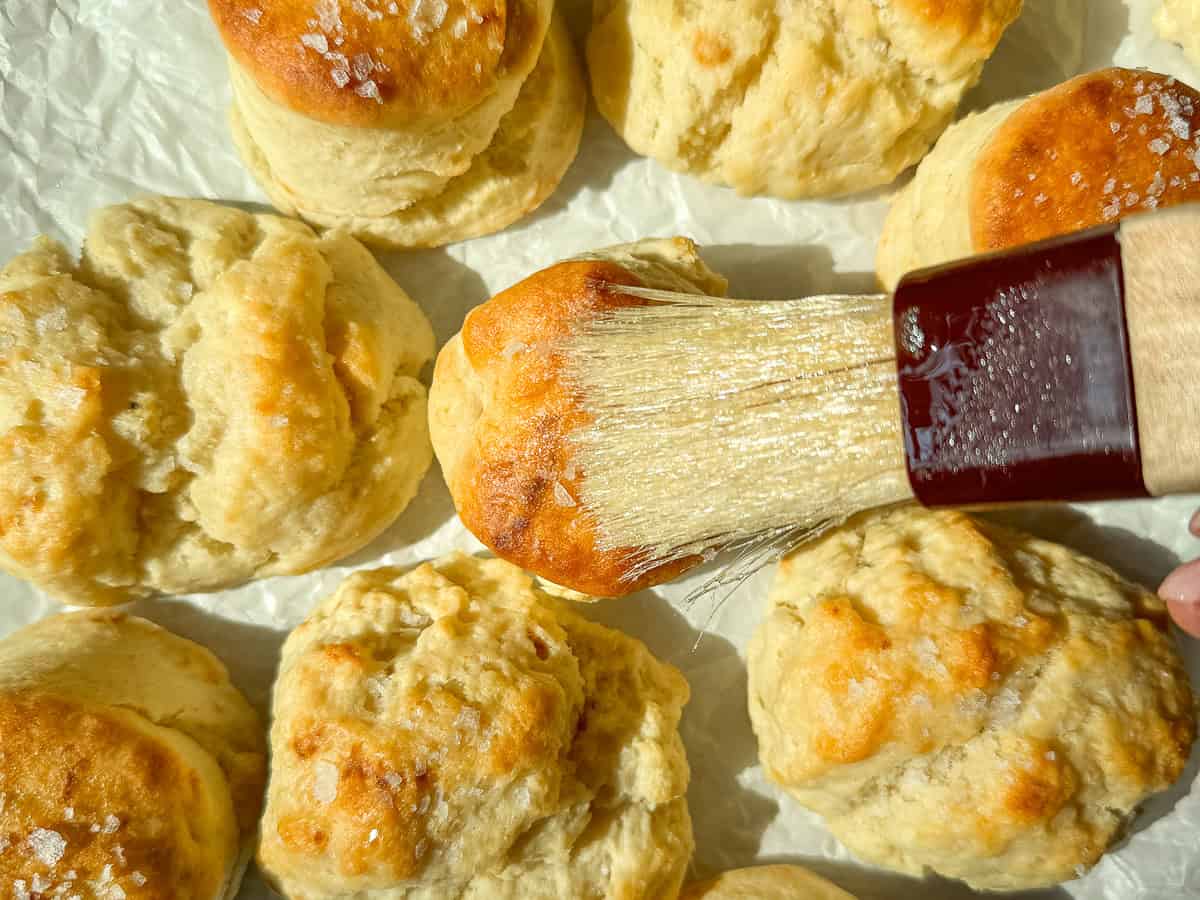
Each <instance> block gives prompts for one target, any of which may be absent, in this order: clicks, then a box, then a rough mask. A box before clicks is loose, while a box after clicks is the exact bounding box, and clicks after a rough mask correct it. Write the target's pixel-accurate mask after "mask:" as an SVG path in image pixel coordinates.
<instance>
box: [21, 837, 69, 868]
mask: <svg viewBox="0 0 1200 900" xmlns="http://www.w3.org/2000/svg"><path fill="white" fill-rule="evenodd" d="M26 843H27V844H29V849H30V850H32V851H33V855H34V856H36V857H37V858H38V862H40V863H41V864H42V865H44V866H50V867H51V868H53V867H54V866H57V865H58V863H59V860H61V859H62V858H63V854H64V853H66V852H67V839H66V838H64V837H63V836H62V835H61V834H59V833H58V832H57V831H50V830H49V829H48V828H35V829H34V830H33V831H32V832H30V834H29V837H28V838H26Z"/></svg>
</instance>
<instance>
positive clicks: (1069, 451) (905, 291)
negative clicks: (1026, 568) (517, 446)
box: [559, 206, 1200, 577]
mask: <svg viewBox="0 0 1200 900" xmlns="http://www.w3.org/2000/svg"><path fill="white" fill-rule="evenodd" d="M614 290H621V291H623V292H626V293H628V294H630V295H633V296H634V297H637V298H640V300H641V302H639V303H637V304H635V305H629V306H617V307H615V308H609V309H606V310H604V311H603V312H601V313H600V314H598V315H597V316H595V317H593V318H591V319H589V320H588V322H587V323H586V324H585V325H582V326H581V327H580V328H579V329H578V330H577V331H576V332H575V333H573V334H572V335H571V336H570V337H569V338H567V339H566V340H565V343H564V344H563V345H562V346H561V347H560V348H559V349H560V351H561V352H562V354H563V358H564V360H565V368H564V371H565V373H566V376H567V378H568V380H569V383H570V384H571V386H572V389H573V390H574V391H575V392H576V394H577V396H578V397H579V398H580V401H581V402H582V404H583V407H584V409H585V411H586V412H587V413H588V418H589V420H590V421H589V422H588V424H587V425H586V426H584V427H582V428H580V429H578V430H576V431H575V432H574V433H573V434H572V436H571V438H570V439H571V441H572V442H573V445H574V451H575V459H576V460H577V461H578V464H579V467H580V469H581V470H582V471H583V472H584V473H585V477H584V478H583V479H582V482H581V485H580V489H579V490H580V498H579V500H580V503H581V505H582V506H583V507H584V510H585V511H586V513H587V514H588V515H589V516H590V517H591V518H592V519H593V520H594V523H595V526H596V530H597V533H598V536H599V541H600V543H601V545H602V546H603V548H604V549H615V548H622V547H626V548H627V547H637V548H641V549H640V550H639V551H638V554H639V559H638V560H637V561H636V567H635V568H634V569H633V570H632V572H631V576H630V577H636V576H637V574H638V573H639V572H642V571H646V570H648V569H650V568H653V567H654V566H657V565H660V564H662V563H664V562H667V561H672V560H679V559H684V558H689V557H693V556H695V555H699V554H709V553H711V552H712V551H713V550H715V549H718V548H728V547H730V546H734V547H746V546H764V545H772V546H776V545H778V544H779V543H780V542H794V541H795V540H797V539H798V538H801V537H803V536H804V535H806V534H810V533H812V532H814V531H816V530H819V529H821V528H822V527H824V526H827V525H829V524H832V523H837V522H839V521H841V520H844V519H845V518H846V517H848V516H850V515H851V514H853V513H855V512H858V511H861V510H865V509H869V508H873V507H877V506H882V505H887V504H891V503H895V502H899V501H903V500H908V499H911V498H913V497H915V498H916V499H917V500H918V501H920V502H921V503H924V504H926V505H930V506H948V505H953V506H983V505H990V504H1000V503H1004V504H1007V503H1016V502H1028V501H1085V500H1099V499H1114V498H1133V497H1145V496H1152V495H1162V494H1169V493H1179V492H1187V491H1192V490H1196V489H1198V488H1200V441H1198V440H1197V437H1198V436H1200V206H1196V207H1179V208H1176V209H1172V210H1169V211H1163V212H1157V213H1151V214H1146V215H1142V216H1138V217H1133V218H1129V219H1126V220H1124V221H1123V222H1122V223H1121V224H1119V225H1116V224H1114V225H1112V226H1109V227H1104V228H1100V229H1093V230H1089V231H1086V232H1080V233H1078V234H1074V235H1070V236H1067V237H1064V238H1060V239H1056V240H1051V241H1047V242H1043V243H1039V244H1034V245H1029V246H1026V247H1022V248H1019V249H1016V250H1013V251H1008V252H1005V253H1001V254H995V255H990V256H985V257H976V258H973V259H970V260H966V261H963V262H959V263H953V264H949V265H944V266H940V267H937V268H934V269H929V270H925V271H920V272H917V273H914V274H911V275H909V276H908V277H907V278H905V279H904V280H903V281H902V283H901V284H900V286H899V288H898V289H897V291H896V293H895V294H894V295H893V296H892V297H887V296H882V295H880V296H857V297H809V298H807V299H801V300H788V301H761V302H755V301H744V300H730V299H721V298H712V297H702V296H701V297H697V296H694V295H687V294H673V293H669V292H664V291H657V290H652V289H645V288H638V287H630V288H617V287H615V286H614Z"/></svg>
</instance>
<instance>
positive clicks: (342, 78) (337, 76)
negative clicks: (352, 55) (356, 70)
mask: <svg viewBox="0 0 1200 900" xmlns="http://www.w3.org/2000/svg"><path fill="white" fill-rule="evenodd" d="M329 77H330V78H332V79H333V83H334V84H336V85H337V86H338V87H340V88H344V87H345V86H346V85H348V84H349V83H350V73H349V72H347V71H346V70H345V69H331V70H330V72H329Z"/></svg>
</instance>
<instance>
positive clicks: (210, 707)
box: [0, 611, 266, 900]
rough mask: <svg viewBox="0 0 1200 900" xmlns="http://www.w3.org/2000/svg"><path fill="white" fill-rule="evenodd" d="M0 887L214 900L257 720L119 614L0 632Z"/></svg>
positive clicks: (236, 698) (151, 632)
mask: <svg viewBox="0 0 1200 900" xmlns="http://www.w3.org/2000/svg"><path fill="white" fill-rule="evenodd" d="M0 738H2V739H0V798H2V800H3V802H0V847H3V848H4V849H3V850H0V891H3V892H4V895H5V896H12V897H30V896H33V897H73V896H74V897H86V898H98V900H100V898H108V900H111V898H116V897H123V898H128V900H152V898H155V900H157V898H162V897H171V898H173V900H230V898H232V897H233V896H234V895H235V894H237V890H238V884H239V882H240V880H241V876H242V871H243V870H244V868H245V864H246V862H247V861H248V860H249V856H250V853H249V850H250V846H251V844H252V843H253V838H254V834H255V832H256V830H257V823H258V814H259V810H260V809H261V807H262V789H263V783H264V781H265V778H266V747H265V741H264V735H263V733H262V730H261V728H260V724H259V721H258V717H257V716H256V715H255V713H254V711H253V710H252V709H251V708H250V706H249V704H247V703H246V701H245V699H244V698H243V697H242V696H241V694H239V693H238V691H237V690H236V689H235V688H234V687H233V685H232V684H230V681H229V676H228V674H227V673H226V671H225V668H224V666H222V665H221V664H220V663H219V662H218V661H217V659H216V658H215V657H214V656H213V655H212V654H211V653H209V652H208V651H207V650H205V649H204V648H202V647H200V646H198V645H196V644H193V643H192V642H190V641H186V640H184V639H183V638H180V637H176V636H175V635H173V634H171V633H170V632H168V631H164V630H163V629H161V628H159V627H158V626H156V625H152V624H151V623H149V622H147V621H145V620H143V619H137V618H134V617H131V616H126V615H124V614H121V613H113V612H101V611H89V612H77V613H68V614H65V615H59V616H53V617H51V618H49V619H45V620H44V621H41V622H39V623H37V624H34V625H30V626H29V627H27V628H24V629H22V630H20V631H18V632H16V633H15V634H13V635H11V636H9V637H8V638H6V639H5V640H3V641H0Z"/></svg>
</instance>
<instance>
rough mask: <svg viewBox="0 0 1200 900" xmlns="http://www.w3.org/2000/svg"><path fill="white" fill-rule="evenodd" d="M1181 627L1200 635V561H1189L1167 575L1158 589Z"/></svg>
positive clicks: (1194, 634) (1190, 632) (1197, 635)
mask: <svg viewBox="0 0 1200 900" xmlns="http://www.w3.org/2000/svg"><path fill="white" fill-rule="evenodd" d="M1158 596H1160V597H1162V599H1163V600H1165V601H1167V606H1168V607H1169V609H1170V612H1171V618H1173V619H1174V620H1175V621H1176V622H1177V623H1178V624H1179V627H1180V628H1182V629H1183V630H1184V631H1186V632H1188V633H1189V634H1191V635H1193V636H1195V637H1200V562H1192V563H1188V564H1187V565H1186V566H1182V567H1180V568H1178V569H1176V570H1175V571H1174V572H1172V573H1171V574H1170V575H1168V576H1167V578H1166V580H1165V581H1163V583H1162V585H1161V586H1160V587H1159V589H1158Z"/></svg>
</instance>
